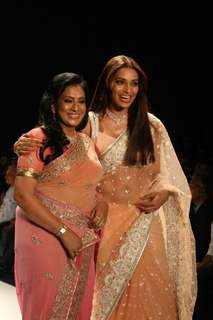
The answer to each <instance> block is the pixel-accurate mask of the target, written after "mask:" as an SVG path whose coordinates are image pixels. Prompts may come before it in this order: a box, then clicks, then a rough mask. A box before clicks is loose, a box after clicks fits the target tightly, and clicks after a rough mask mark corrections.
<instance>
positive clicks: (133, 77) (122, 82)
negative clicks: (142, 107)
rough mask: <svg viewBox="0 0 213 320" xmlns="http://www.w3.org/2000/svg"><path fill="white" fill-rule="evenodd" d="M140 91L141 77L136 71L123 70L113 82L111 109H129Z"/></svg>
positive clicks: (116, 74)
mask: <svg viewBox="0 0 213 320" xmlns="http://www.w3.org/2000/svg"><path fill="white" fill-rule="evenodd" d="M138 91H139V76H138V73H137V71H136V70H135V69H132V68H121V69H119V70H118V71H117V72H116V73H115V76H114V77H113V79H112V82H111V109H117V110H118V109H128V108H129V107H130V106H131V105H132V103H133V101H134V99H135V98H136V96H137V94H138Z"/></svg>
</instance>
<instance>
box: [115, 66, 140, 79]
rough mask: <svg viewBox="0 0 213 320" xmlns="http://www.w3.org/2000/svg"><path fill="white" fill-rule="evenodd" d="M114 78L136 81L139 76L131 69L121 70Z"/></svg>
mask: <svg viewBox="0 0 213 320" xmlns="http://www.w3.org/2000/svg"><path fill="white" fill-rule="evenodd" d="M115 77H116V78H118V77H119V78H123V79H131V80H138V78H139V76H138V73H137V71H136V70H135V69H132V68H121V69H119V70H118V71H117V72H116V73H115Z"/></svg>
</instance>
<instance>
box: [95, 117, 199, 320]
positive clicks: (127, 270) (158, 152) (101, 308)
mask: <svg viewBox="0 0 213 320" xmlns="http://www.w3.org/2000/svg"><path fill="white" fill-rule="evenodd" d="M90 119H91V123H92V138H93V139H94V141H95V142H96V149H97V152H98V153H99V158H100V161H101V164H102V166H103V167H104V171H105V174H104V177H103V179H102V181H101V183H100V184H99V191H100V194H102V195H103V196H104V198H105V200H107V201H108V203H109V213H108V219H107V223H106V225H105V227H104V231H103V234H102V240H101V243H100V247H99V253H98V257H97V271H96V272H97V274H96V284H95V292H94V300H93V311H92V317H91V319H92V320H106V319H108V320H109V319H110V320H151V319H152V320H177V319H178V320H190V319H192V313H193V308H194V303H195V298H196V290H197V288H196V263H195V246H194V238H193V234H192V231H191V226H190V221H189V218H188V214H189V206H190V201H191V194H190V190H189V186H188V183H187V180H186V177H185V176H184V174H183V171H182V169H181V166H180V164H179V162H178V160H177V157H176V155H175V152H174V149H173V147H172V144H171V142H170V139H169V137H168V134H167V132H166V129H165V128H164V126H163V124H162V123H161V121H160V120H159V119H157V118H156V117H155V116H153V115H152V114H149V119H150V123H151V129H152V135H153V139H154V145H155V156H156V161H155V163H154V164H149V165H146V166H141V165H135V166H132V167H127V166H124V165H123V158H124V154H125V151H126V145H127V133H126V132H123V133H122V134H121V135H120V136H119V137H118V138H117V139H113V138H112V137H109V136H108V135H107V134H105V133H103V132H100V130H99V119H98V115H96V114H94V113H90ZM161 188H162V189H167V190H168V191H170V196H169V199H168V200H167V202H166V203H165V204H164V205H163V206H162V207H161V208H160V210H157V211H156V212H153V213H150V214H145V213H140V212H139V210H138V209H137V208H136V207H135V206H134V203H135V202H137V201H138V199H139V196H140V195H145V194H146V193H148V192H151V191H154V190H160V189H161Z"/></svg>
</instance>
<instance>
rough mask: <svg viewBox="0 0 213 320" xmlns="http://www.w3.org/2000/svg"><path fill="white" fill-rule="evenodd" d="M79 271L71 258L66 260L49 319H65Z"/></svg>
mask: <svg viewBox="0 0 213 320" xmlns="http://www.w3.org/2000/svg"><path fill="white" fill-rule="evenodd" d="M78 276H79V273H78V271H77V269H76V267H75V265H74V263H73V261H72V260H68V262H67V264H66V266H65V270H64V274H63V276H62V279H61V281H60V285H59V288H58V291H57V295H56V299H55V305H54V307H53V313H52V316H51V318H50V320H63V319H67V317H68V314H69V309H70V304H71V303H72V299H73V295H74V292H75V289H76V285H77V282H78Z"/></svg>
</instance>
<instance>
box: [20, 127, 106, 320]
mask: <svg viewBox="0 0 213 320" xmlns="http://www.w3.org/2000/svg"><path fill="white" fill-rule="evenodd" d="M31 133H33V135H34V136H36V137H39V138H41V139H42V138H43V133H42V132H41V130H40V129H39V128H37V129H33V130H32V131H31ZM18 174H23V175H28V176H33V177H35V176H36V177H37V178H38V185H37V191H36V195H37V197H38V198H39V199H40V201H41V202H42V203H43V205H44V206H46V207H47V208H48V209H49V210H50V211H51V212H52V214H54V215H56V216H58V217H60V218H61V219H62V221H63V222H64V224H66V225H67V226H69V228H70V229H71V230H73V231H74V232H75V233H76V234H78V235H79V236H80V237H81V239H82V241H83V250H82V251H81V253H80V254H79V256H77V257H76V258H75V260H71V259H70V258H69V257H68V256H67V253H66V251H65V249H64V247H63V246H62V244H61V242H60V241H59V239H58V238H57V237H55V236H54V235H52V234H50V233H49V232H47V231H46V230H44V229H42V228H40V227H38V226H37V225H35V224H33V223H31V222H30V221H29V220H28V219H27V216H26V215H25V213H24V212H23V211H22V210H21V208H19V207H18V209H17V217H16V235H15V275H16V290H17V296H18V300H19V304H20V308H21V311H22V316H23V319H24V320H65V319H67V320H68V319H69V320H71V319H73V320H74V319H75V320H89V319H90V314H91V307H92V295H93V289H94V279H95V268H94V247H95V244H96V243H97V242H98V241H99V237H98V235H97V234H96V233H95V232H94V231H93V229H90V228H89V227H88V222H89V221H90V212H91V210H92V209H93V208H94V206H95V204H96V201H97V198H96V186H97V183H98V181H99V180H100V178H101V176H102V168H101V165H100V162H99V161H98V159H97V155H96V153H95V151H94V145H93V143H92V141H91V140H90V138H88V137H87V136H86V135H84V134H78V135H77V140H76V142H75V144H74V145H71V146H70V147H68V148H67V150H66V151H65V152H64V154H63V155H61V156H60V157H58V158H57V159H55V160H53V161H52V162H50V163H49V164H48V165H46V166H43V163H42V162H41V161H40V160H39V157H38V154H37V152H32V153H31V154H30V155H29V156H21V157H20V158H19V161H18Z"/></svg>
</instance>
